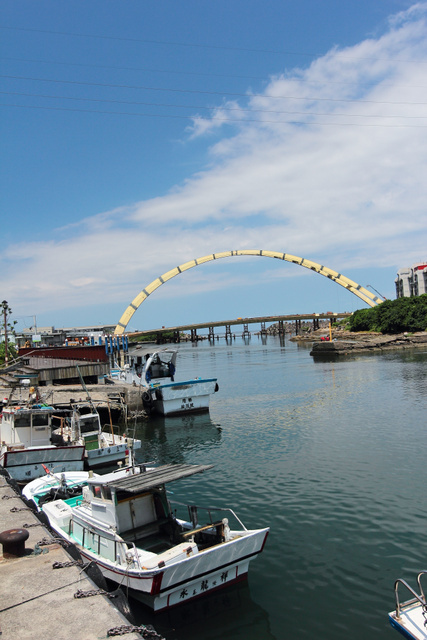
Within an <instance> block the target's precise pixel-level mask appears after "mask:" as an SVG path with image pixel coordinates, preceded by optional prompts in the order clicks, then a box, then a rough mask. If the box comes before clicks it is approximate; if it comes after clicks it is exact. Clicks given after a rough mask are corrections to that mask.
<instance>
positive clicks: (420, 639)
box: [388, 570, 427, 640]
mask: <svg viewBox="0 0 427 640" xmlns="http://www.w3.org/2000/svg"><path fill="white" fill-rule="evenodd" d="M425 574H427V570H425V571H420V573H419V574H418V576H417V585H418V592H417V591H415V590H414V589H413V588H412V587H411V586H410V585H409V584H408V583H407V582H406V581H405V580H402V579H401V578H399V579H398V580H396V582H395V583H394V594H395V600H396V607H395V610H394V611H391V612H390V613H389V614H388V615H389V620H390V623H391V626H392V627H393V628H394V629H397V631H399V632H400V633H401V634H402V635H403V636H404V637H405V638H409V640H427V600H426V595H425V593H424V590H423V587H422V585H421V578H422V576H424V575H425ZM401 588H404V589H406V592H408V595H409V596H410V598H409V600H406V601H405V602H401V601H400V597H399V589H401Z"/></svg>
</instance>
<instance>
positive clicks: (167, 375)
mask: <svg viewBox="0 0 427 640" xmlns="http://www.w3.org/2000/svg"><path fill="white" fill-rule="evenodd" d="M177 354H178V351H177V350H176V349H162V350H160V351H155V352H154V353H152V354H147V356H146V359H145V362H144V363H143V362H142V358H141V357H139V358H137V359H136V361H135V360H132V361H131V364H126V365H125V366H124V367H122V368H120V367H119V368H117V367H116V368H115V369H114V370H113V371H112V372H111V377H112V379H113V380H115V381H117V382H120V383H125V384H132V385H133V386H135V385H136V386H141V390H142V402H143V406H144V409H145V411H146V412H147V413H148V414H150V413H160V414H161V415H165V416H168V415H178V414H181V413H192V412H201V411H208V410H209V400H210V396H211V395H212V394H213V393H215V392H216V391H218V389H219V387H218V381H217V378H191V379H184V380H176V359H177Z"/></svg>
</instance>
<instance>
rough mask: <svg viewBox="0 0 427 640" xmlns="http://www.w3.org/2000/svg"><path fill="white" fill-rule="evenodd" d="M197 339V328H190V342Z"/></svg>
mask: <svg viewBox="0 0 427 640" xmlns="http://www.w3.org/2000/svg"><path fill="white" fill-rule="evenodd" d="M198 339H199V338H198V335H197V329H191V342H197V340H198Z"/></svg>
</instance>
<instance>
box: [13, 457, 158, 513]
mask: <svg viewBox="0 0 427 640" xmlns="http://www.w3.org/2000/svg"><path fill="white" fill-rule="evenodd" d="M152 465H153V463H152V462H150V463H140V464H135V462H134V459H133V458H131V459H130V464H129V465H128V466H126V467H122V466H119V467H118V468H117V469H116V470H115V471H112V472H111V475H112V476H113V477H116V478H118V477H126V476H128V475H130V474H136V473H142V472H143V471H145V470H146V469H147V468H150V469H151V468H153V466H152ZM44 470H45V475H44V476H41V477H40V478H36V479H35V480H32V481H31V482H29V483H28V484H27V485H25V487H23V489H22V491H21V494H22V497H23V498H24V500H25V501H26V502H27V503H28V506H30V507H31V508H32V509H35V510H36V511H42V510H43V505H44V504H46V503H47V502H52V501H54V500H68V499H69V498H76V497H81V495H82V493H83V487H86V486H87V483H88V479H89V478H99V477H100V476H99V475H98V474H96V473H94V472H93V471H92V470H89V471H65V472H64V473H54V472H52V471H51V470H50V469H49V468H48V467H46V465H44Z"/></svg>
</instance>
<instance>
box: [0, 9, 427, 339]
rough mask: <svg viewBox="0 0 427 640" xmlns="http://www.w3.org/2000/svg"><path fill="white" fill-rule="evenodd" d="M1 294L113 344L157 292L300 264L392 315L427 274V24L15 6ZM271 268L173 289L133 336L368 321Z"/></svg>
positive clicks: (339, 297)
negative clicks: (103, 331) (292, 318)
mask: <svg viewBox="0 0 427 640" xmlns="http://www.w3.org/2000/svg"><path fill="white" fill-rule="evenodd" d="M0 11H1V28H0V32H1V42H2V46H1V76H2V78H1V79H2V82H1V95H0V107H1V123H2V125H1V126H2V130H1V137H2V145H1V154H2V172H1V174H2V175H1V184H0V187H1V201H2V211H3V213H2V251H1V254H0V260H1V270H0V274H1V275H0V280H1V295H2V299H3V300H4V299H5V300H7V301H8V302H9V305H10V306H11V308H12V310H13V313H14V317H15V318H17V319H18V327H19V326H21V325H22V326H27V325H28V324H29V323H30V322H31V318H32V317H33V316H34V315H35V316H36V318H37V324H38V326H46V325H54V326H56V327H62V326H70V325H74V326H81V325H88V324H98V323H115V322H117V321H118V320H119V318H120V317H121V315H122V313H123V311H124V310H125V308H126V307H127V305H128V304H129V302H131V300H132V299H133V298H134V297H135V296H136V295H137V294H138V293H139V292H140V291H141V290H142V289H143V288H144V287H145V286H146V285H148V284H149V283H150V282H151V281H152V280H154V279H155V278H156V277H157V276H159V275H161V274H163V273H164V272H167V271H169V270H170V269H172V268H174V267H175V266H177V265H180V264H182V263H184V262H187V261H188V260H191V259H192V258H197V257H200V256H204V255H207V254H211V253H213V252H221V251H227V250H231V249H265V250H271V251H282V252H286V253H291V254H294V255H297V256H301V257H305V258H309V259H311V260H313V261H315V262H318V263H320V264H324V265H326V266H328V267H330V268H332V269H335V270H336V271H339V272H340V273H343V274H344V275H346V276H348V277H349V278H351V279H353V280H355V281H356V282H358V283H360V284H361V285H362V286H365V287H366V286H367V285H368V284H369V285H371V286H372V287H374V288H375V289H377V290H378V291H379V292H380V293H381V294H383V295H384V296H386V297H388V298H394V296H395V293H394V278H395V276H396V272H397V269H399V268H401V267H404V266H411V265H412V264H414V263H415V262H418V261H421V260H425V259H426V258H427V214H426V202H427V197H426V196H427V181H426V180H425V174H426V154H427V112H426V104H427V80H426V71H427V21H426V18H427V3H425V2H420V3H412V2H407V1H404V0H387V1H385V0H384V1H383V0H376V1H375V2H368V1H366V2H365V1H364V0H359V1H358V2H350V0H344V1H343V0H334V1H332V0H322V2H320V1H318V0H311V1H310V0H301V1H300V2H294V1H292V2H290V1H288V0H280V1H279V0H271V1H270V2H266V3H261V2H259V1H257V2H255V1H250V0H245V1H243V0H242V1H240V0H227V2H225V1H222V0H218V1H217V2H206V1H202V0H199V1H197V2H191V1H188V0H183V1H182V2H180V3H177V2H176V1H174V2H172V1H168V0H165V1H162V0H156V1H155V2H152V1H150V0H148V1H144V2H141V1H139V0H138V1H131V0H130V1H127V2H125V3H124V2H118V1H115V2H112V1H108V0H103V1H102V2H100V1H97V0H91V2H83V1H79V0H75V1H73V2H72V3H65V2H56V1H55V2H54V1H43V0H41V1H38V2H37V3H35V2H33V1H31V2H30V1H22V2H20V1H16V0H13V1H10V0H3V2H2V4H1V9H0ZM362 306H364V305H363V303H362V302H361V301H360V300H359V299H358V298H356V297H355V296H353V295H352V294H350V293H348V292H347V291H346V290H344V289H343V288H341V287H339V286H338V285H336V284H334V283H332V282H331V281H329V280H327V279H326V278H323V277H322V276H320V275H318V274H316V273H313V272H310V271H308V270H306V269H302V268H301V267H298V266H296V265H292V264H288V263H285V262H280V261H276V260H271V259H267V258H262V259H260V258H255V257H254V258H250V257H234V258H227V259H224V260H221V261H217V262H211V263H208V264H205V265H203V266H199V267H197V268H195V269H191V270H190V271H188V272H186V273H184V274H182V275H180V276H179V277H177V278H174V279H172V280H171V281H170V282H168V283H167V284H165V285H164V286H162V287H160V288H159V289H158V290H157V291H156V292H155V293H153V295H152V296H150V297H149V298H148V299H147V301H146V302H144V303H143V305H141V307H140V308H139V310H138V311H137V312H136V313H135V315H134V316H133V318H132V321H131V324H130V326H129V329H149V328H156V327H158V326H162V325H166V326H169V325H175V324H181V323H186V322H191V321H194V322H202V321H208V320H222V319H231V318H236V317H245V316H258V315H266V314H282V313H306V312H313V311H316V312H321V311H327V310H328V311H329V310H332V311H344V310H349V311H353V310H355V309H357V308H360V307H362Z"/></svg>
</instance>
